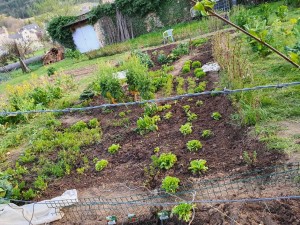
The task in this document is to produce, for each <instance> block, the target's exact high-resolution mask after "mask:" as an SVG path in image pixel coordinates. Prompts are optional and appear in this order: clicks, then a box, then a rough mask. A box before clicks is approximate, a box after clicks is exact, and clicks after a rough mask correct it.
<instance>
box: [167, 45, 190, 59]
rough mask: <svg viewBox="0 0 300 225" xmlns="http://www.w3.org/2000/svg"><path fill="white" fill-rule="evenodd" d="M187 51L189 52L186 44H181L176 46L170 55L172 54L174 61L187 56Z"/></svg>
mask: <svg viewBox="0 0 300 225" xmlns="http://www.w3.org/2000/svg"><path fill="white" fill-rule="evenodd" d="M189 51H190V50H189V44H188V43H181V44H179V45H177V47H176V48H174V49H173V50H172V53H171V54H173V57H174V58H175V59H176V58H179V57H181V56H183V55H186V54H188V53H189ZM169 58H170V57H169Z"/></svg>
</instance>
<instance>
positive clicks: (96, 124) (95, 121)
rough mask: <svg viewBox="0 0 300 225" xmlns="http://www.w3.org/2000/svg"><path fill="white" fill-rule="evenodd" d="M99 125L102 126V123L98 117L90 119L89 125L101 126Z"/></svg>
mask: <svg viewBox="0 0 300 225" xmlns="http://www.w3.org/2000/svg"><path fill="white" fill-rule="evenodd" d="M99 126H100V123H99V121H98V120H97V119H96V118H94V119H91V120H90V121H89V127H90V128H97V127H99Z"/></svg>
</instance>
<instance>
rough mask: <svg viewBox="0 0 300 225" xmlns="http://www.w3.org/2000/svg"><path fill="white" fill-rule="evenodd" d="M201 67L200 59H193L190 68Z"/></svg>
mask: <svg viewBox="0 0 300 225" xmlns="http://www.w3.org/2000/svg"><path fill="white" fill-rule="evenodd" d="M200 67H201V62H200V61H194V62H193V63H192V68H193V69H196V68H200Z"/></svg>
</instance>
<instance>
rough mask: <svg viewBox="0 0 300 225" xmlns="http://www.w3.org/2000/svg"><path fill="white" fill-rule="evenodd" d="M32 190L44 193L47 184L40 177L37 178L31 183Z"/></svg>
mask: <svg viewBox="0 0 300 225" xmlns="http://www.w3.org/2000/svg"><path fill="white" fill-rule="evenodd" d="M33 185H34V188H36V189H38V190H41V191H44V190H46V189H47V183H46V182H45V178H44V177H42V176H38V177H37V179H36V180H35V181H34V183H33Z"/></svg>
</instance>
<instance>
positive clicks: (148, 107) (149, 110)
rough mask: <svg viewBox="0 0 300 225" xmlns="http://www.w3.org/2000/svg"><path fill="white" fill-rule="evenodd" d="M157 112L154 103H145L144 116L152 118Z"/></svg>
mask: <svg viewBox="0 0 300 225" xmlns="http://www.w3.org/2000/svg"><path fill="white" fill-rule="evenodd" d="M158 111H159V109H158V106H157V105H156V103H146V104H145V107H144V115H146V116H154V115H155V114H156V113H157V112H158Z"/></svg>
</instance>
